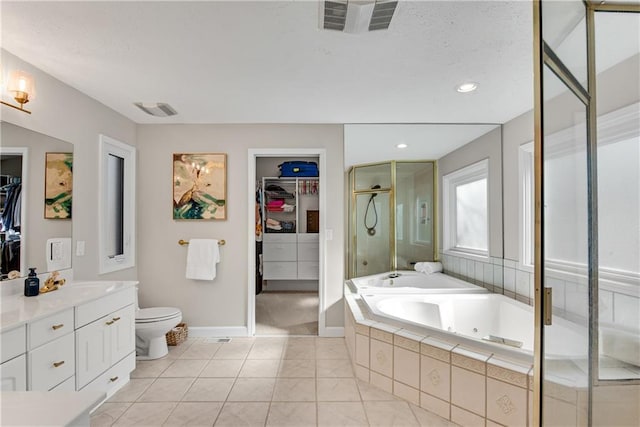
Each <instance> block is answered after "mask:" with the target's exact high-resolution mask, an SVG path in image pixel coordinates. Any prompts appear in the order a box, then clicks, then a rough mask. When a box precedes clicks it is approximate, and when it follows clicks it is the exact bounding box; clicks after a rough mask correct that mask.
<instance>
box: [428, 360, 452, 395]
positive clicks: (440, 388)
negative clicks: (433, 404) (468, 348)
mask: <svg viewBox="0 0 640 427" xmlns="http://www.w3.org/2000/svg"><path fill="white" fill-rule="evenodd" d="M420 390H422V391H424V392H425V393H428V394H430V395H433V396H436V397H438V398H440V399H442V400H445V401H447V402H449V401H450V400H451V365H449V364H448V363H445V362H442V361H440V360H436V359H432V358H431V357H427V356H421V363H420Z"/></svg>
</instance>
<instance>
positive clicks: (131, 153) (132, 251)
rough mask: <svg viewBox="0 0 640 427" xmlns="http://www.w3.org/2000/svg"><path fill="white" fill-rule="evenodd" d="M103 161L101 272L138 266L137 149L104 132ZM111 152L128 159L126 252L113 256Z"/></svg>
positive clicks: (100, 208) (124, 202)
mask: <svg viewBox="0 0 640 427" xmlns="http://www.w3.org/2000/svg"><path fill="white" fill-rule="evenodd" d="M99 153H100V161H99V171H100V172H99V189H100V197H99V210H98V212H99V214H98V224H99V227H98V228H99V240H98V254H99V257H100V262H99V271H98V274H106V273H111V272H113V271H119V270H124V269H127V268H131V267H134V266H135V265H136V259H135V255H136V238H135V236H136V221H135V218H136V210H135V209H136V207H135V200H136V194H135V191H136V149H135V147H132V146H130V145H128V144H125V143H123V142H120V141H117V140H115V139H113V138H110V137H108V136H106V135H100V149H99ZM109 155H114V156H118V157H120V158H123V159H124V195H123V210H124V219H123V254H122V255H118V256H115V257H114V256H109V254H108V253H107V251H108V250H107V247H106V246H107V233H108V230H107V224H106V221H107V218H108V212H107V209H108V208H109V204H108V202H107V197H108V191H107V183H108V176H107V174H108V167H107V162H108V159H109Z"/></svg>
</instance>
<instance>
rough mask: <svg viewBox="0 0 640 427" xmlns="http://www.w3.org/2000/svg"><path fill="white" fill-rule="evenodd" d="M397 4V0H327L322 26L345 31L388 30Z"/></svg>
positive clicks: (326, 28) (327, 28)
mask: <svg viewBox="0 0 640 427" xmlns="http://www.w3.org/2000/svg"><path fill="white" fill-rule="evenodd" d="M397 5H398V2H397V0H396V1H388V0H342V1H339V0H334V1H325V2H324V20H323V21H322V27H323V28H324V29H325V30H336V31H344V32H345V33H364V32H367V31H377V30H386V29H388V28H389V24H390V23H391V19H392V18H393V14H394V12H395V11H396V7H397Z"/></svg>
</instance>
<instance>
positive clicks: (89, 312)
mask: <svg viewBox="0 0 640 427" xmlns="http://www.w3.org/2000/svg"><path fill="white" fill-rule="evenodd" d="M135 297H136V289H135V288H127V289H123V290H121V291H118V292H115V293H113V294H111V295H108V296H106V297H103V298H99V299H97V300H94V301H91V302H88V303H86V304H82V305H80V306H77V307H76V329H78V328H79V327H81V326H84V325H86V324H88V323H91V322H93V321H94V320H96V319H99V318H101V317H103V316H106V315H107V314H109V313H111V312H114V311H116V310H117V309H119V308H122V307H124V306H126V305H129V304H131V303H132V302H134V301H135Z"/></svg>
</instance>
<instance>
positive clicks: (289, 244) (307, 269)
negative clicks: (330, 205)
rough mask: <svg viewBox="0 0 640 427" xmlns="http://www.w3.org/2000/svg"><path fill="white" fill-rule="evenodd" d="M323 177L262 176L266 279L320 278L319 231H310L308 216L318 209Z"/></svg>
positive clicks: (264, 275) (264, 274) (264, 272)
mask: <svg viewBox="0 0 640 427" xmlns="http://www.w3.org/2000/svg"><path fill="white" fill-rule="evenodd" d="M318 184H319V179H318V178H313V177H294V178H275V177H265V178H263V179H262V189H263V192H264V195H263V197H262V206H261V209H262V219H263V230H264V234H263V278H264V279H265V280H294V279H298V280H317V279H318V277H319V263H318V258H319V251H318V245H319V241H318V233H317V231H316V232H313V233H310V232H308V231H309V230H308V229H307V225H308V224H307V220H306V218H307V217H306V216H307V215H308V214H309V212H316V213H317V211H318V199H319V198H318V195H319V191H320V188H319V185H318Z"/></svg>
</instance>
